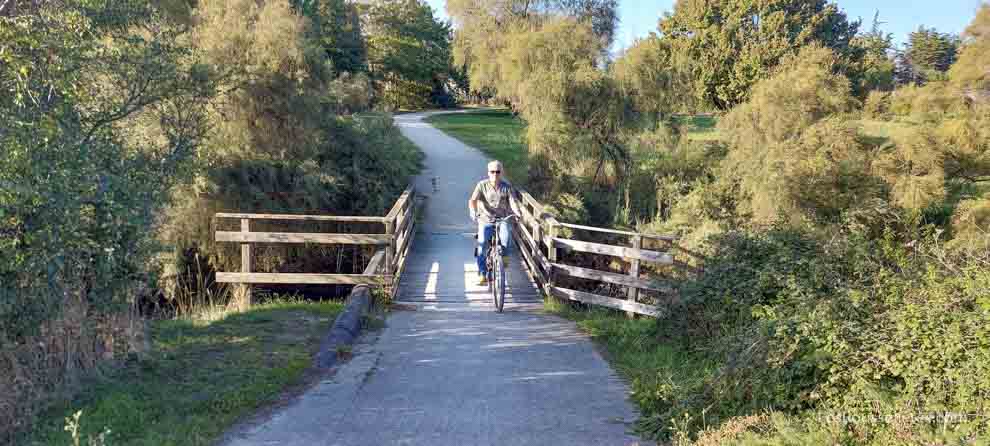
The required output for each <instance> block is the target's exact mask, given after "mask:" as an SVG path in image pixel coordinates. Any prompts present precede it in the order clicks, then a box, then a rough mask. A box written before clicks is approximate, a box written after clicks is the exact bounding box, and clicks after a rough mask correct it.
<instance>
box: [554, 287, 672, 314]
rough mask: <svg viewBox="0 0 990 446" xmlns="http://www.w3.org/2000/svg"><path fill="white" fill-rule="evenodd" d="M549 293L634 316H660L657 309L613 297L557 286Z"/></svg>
mask: <svg viewBox="0 0 990 446" xmlns="http://www.w3.org/2000/svg"><path fill="white" fill-rule="evenodd" d="M551 292H552V293H553V295H554V296H556V297H560V298H563V299H569V300H574V301H578V302H582V303H586V304H593V305H601V306H604V307H610V308H615V309H617V310H624V311H631V312H633V313H636V314H643V315H646V316H653V317H656V316H658V315H659V314H660V309H659V308H657V307H655V306H653V305H646V304H641V303H639V302H630V301H628V300H622V299H616V298H614V297H607V296H599V295H597V294H592V293H586V292H584V291H577V290H572V289H568V288H561V287H558V286H555V287H551Z"/></svg>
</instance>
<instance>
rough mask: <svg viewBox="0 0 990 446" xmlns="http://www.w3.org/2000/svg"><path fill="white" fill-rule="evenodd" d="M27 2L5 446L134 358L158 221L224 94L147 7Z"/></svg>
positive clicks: (16, 64) (2, 426) (13, 156)
mask: <svg viewBox="0 0 990 446" xmlns="http://www.w3.org/2000/svg"><path fill="white" fill-rule="evenodd" d="M25 3H26V2H25ZM24 6H25V7H24V8H20V9H18V10H17V11H16V12H17V14H13V13H12V14H11V15H12V17H0V88H2V89H3V94H0V258H2V259H3V261H0V351H2V352H4V354H3V355H0V388H3V389H4V392H3V394H2V395H0V406H2V407H5V408H6V409H5V410H3V411H0V443H5V444H6V443H9V442H11V441H14V442H16V440H12V439H10V437H9V434H10V433H11V429H12V428H13V427H21V428H23V427H25V426H26V425H29V423H30V420H31V419H32V418H33V417H34V415H35V414H36V411H37V409H38V408H39V405H40V404H39V403H40V402H43V401H46V400H50V399H51V395H53V394H57V393H56V392H59V391H61V390H62V388H61V385H62V384H63V383H65V382H67V381H72V380H74V379H76V378H78V377H79V375H81V374H83V373H84V372H86V371H88V370H89V369H91V368H92V367H94V366H95V365H96V363H97V362H98V361H99V360H102V359H104V358H106V357H107V356H108V355H109V356H111V357H118V356H119V355H122V354H123V353H126V352H127V351H128V350H129V349H130V348H131V347H133V344H130V343H129V341H131V340H133V338H131V337H130V336H132V335H136V334H137V333H136V327H137V326H139V324H137V323H135V324H133V326H131V328H127V327H122V326H121V324H122V321H126V322H130V321H131V319H130V317H129V316H128V315H129V314H131V313H130V311H129V310H131V308H132V307H131V305H133V304H134V303H135V299H136V297H137V296H138V294H139V293H140V292H141V290H142V289H144V288H145V287H146V286H147V285H148V282H149V281H148V275H147V274H146V273H147V265H148V264H149V263H150V262H151V260H152V258H153V256H154V254H155V253H156V249H155V243H154V238H153V236H152V235H151V233H152V232H153V229H154V227H155V224H156V222H157V220H158V219H157V213H158V212H159V211H160V210H161V209H162V208H163V207H164V206H165V204H166V202H167V198H168V191H169V189H170V187H172V186H173V185H175V184H177V183H180V182H182V181H183V180H184V179H187V178H188V177H189V174H190V171H191V170H192V168H193V167H194V166H193V160H194V159H195V156H196V155H197V153H198V152H199V150H200V148H201V147H202V142H203V138H204V133H205V132H206V131H207V125H206V122H205V120H204V115H205V113H204V109H205V106H206V101H207V100H208V99H209V97H210V95H211V91H212V82H211V81H210V80H209V76H208V74H207V73H206V72H205V70H203V67H202V66H200V65H198V64H195V63H193V60H192V55H191V53H190V51H189V49H188V48H187V47H186V46H185V45H183V44H182V40H181V39H180V36H181V35H182V33H183V31H184V27H183V26H180V25H177V24H175V23H171V22H169V21H168V20H166V19H164V18H163V17H162V16H161V15H159V14H158V13H157V12H156V11H155V10H154V9H153V8H151V7H150V5H149V4H148V3H147V2H143V1H121V2H112V3H106V4H100V5H99V7H98V8H92V9H91V6H92V4H91V3H90V2H85V1H73V0H66V1H61V2H57V4H54V3H48V4H44V3H42V2H35V5H24ZM27 6H31V7H27ZM135 322H136V321H135ZM107 339H111V340H113V341H111V342H107ZM56 345H57V346H58V347H55V346H56ZM28 370H29V371H30V372H28V373H24V372H23V371H28ZM18 424H20V425H19V426H18Z"/></svg>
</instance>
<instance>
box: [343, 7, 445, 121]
mask: <svg viewBox="0 0 990 446" xmlns="http://www.w3.org/2000/svg"><path fill="white" fill-rule="evenodd" d="M362 9H363V13H362V14H363V17H364V22H365V31H366V32H367V36H368V64H369V71H370V73H371V76H372V79H373V80H374V82H375V85H376V91H377V93H378V94H379V97H380V100H381V101H382V102H383V103H384V104H385V105H386V106H387V107H389V108H393V109H397V108H416V107H422V106H425V105H426V104H428V103H429V102H430V100H431V99H433V98H434V97H436V96H435V95H434V94H433V93H434V91H435V90H437V89H438V88H439V89H440V91H441V92H442V91H444V88H445V83H446V79H447V78H448V76H449V75H450V72H451V71H452V69H451V54H450V28H449V26H448V25H447V24H446V23H442V22H440V21H438V20H437V19H436V18H435V17H434V16H433V9H432V8H430V5H428V4H427V3H426V2H424V1H422V0H399V1H388V0H379V1H375V2H371V3H367V4H365V5H363V6H362ZM437 99H439V98H437Z"/></svg>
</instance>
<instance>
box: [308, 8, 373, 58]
mask: <svg viewBox="0 0 990 446" xmlns="http://www.w3.org/2000/svg"><path fill="white" fill-rule="evenodd" d="M294 6H295V7H296V8H297V9H298V10H299V11H300V13H302V15H304V16H306V17H308V18H309V19H310V23H311V29H310V34H312V35H313V36H314V37H315V38H316V39H317V40H319V42H320V44H321V46H322V47H323V49H324V51H326V54H327V57H328V58H329V59H330V62H331V63H332V64H333V69H334V70H335V71H336V72H338V73H360V72H365V71H367V70H368V66H367V56H368V54H367V53H368V51H367V48H366V44H365V41H364V36H363V35H362V30H361V18H360V16H359V13H358V10H357V6H356V5H355V4H354V3H350V2H348V1H346V0H295V2H294Z"/></svg>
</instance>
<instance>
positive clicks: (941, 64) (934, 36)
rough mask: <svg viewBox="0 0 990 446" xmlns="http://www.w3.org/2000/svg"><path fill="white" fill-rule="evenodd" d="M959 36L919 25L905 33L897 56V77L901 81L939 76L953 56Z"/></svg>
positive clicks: (914, 81)
mask: <svg viewBox="0 0 990 446" xmlns="http://www.w3.org/2000/svg"><path fill="white" fill-rule="evenodd" d="M958 47H959V40H958V39H957V38H956V37H955V36H952V35H950V34H945V33H940V32H938V31H937V30H935V29H934V28H925V27H924V26H920V27H918V29H917V30H916V31H913V32H912V33H911V34H909V35H908V41H907V43H906V44H905V45H904V50H903V51H902V52H901V53H900V54H899V57H898V64H899V67H898V73H897V76H898V79H899V81H900V82H901V83H915V84H923V83H925V82H927V81H928V80H940V79H943V78H944V73H945V72H946V71H948V70H949V67H950V66H952V64H953V63H954V62H955V60H956V52H957V51H958Z"/></svg>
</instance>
